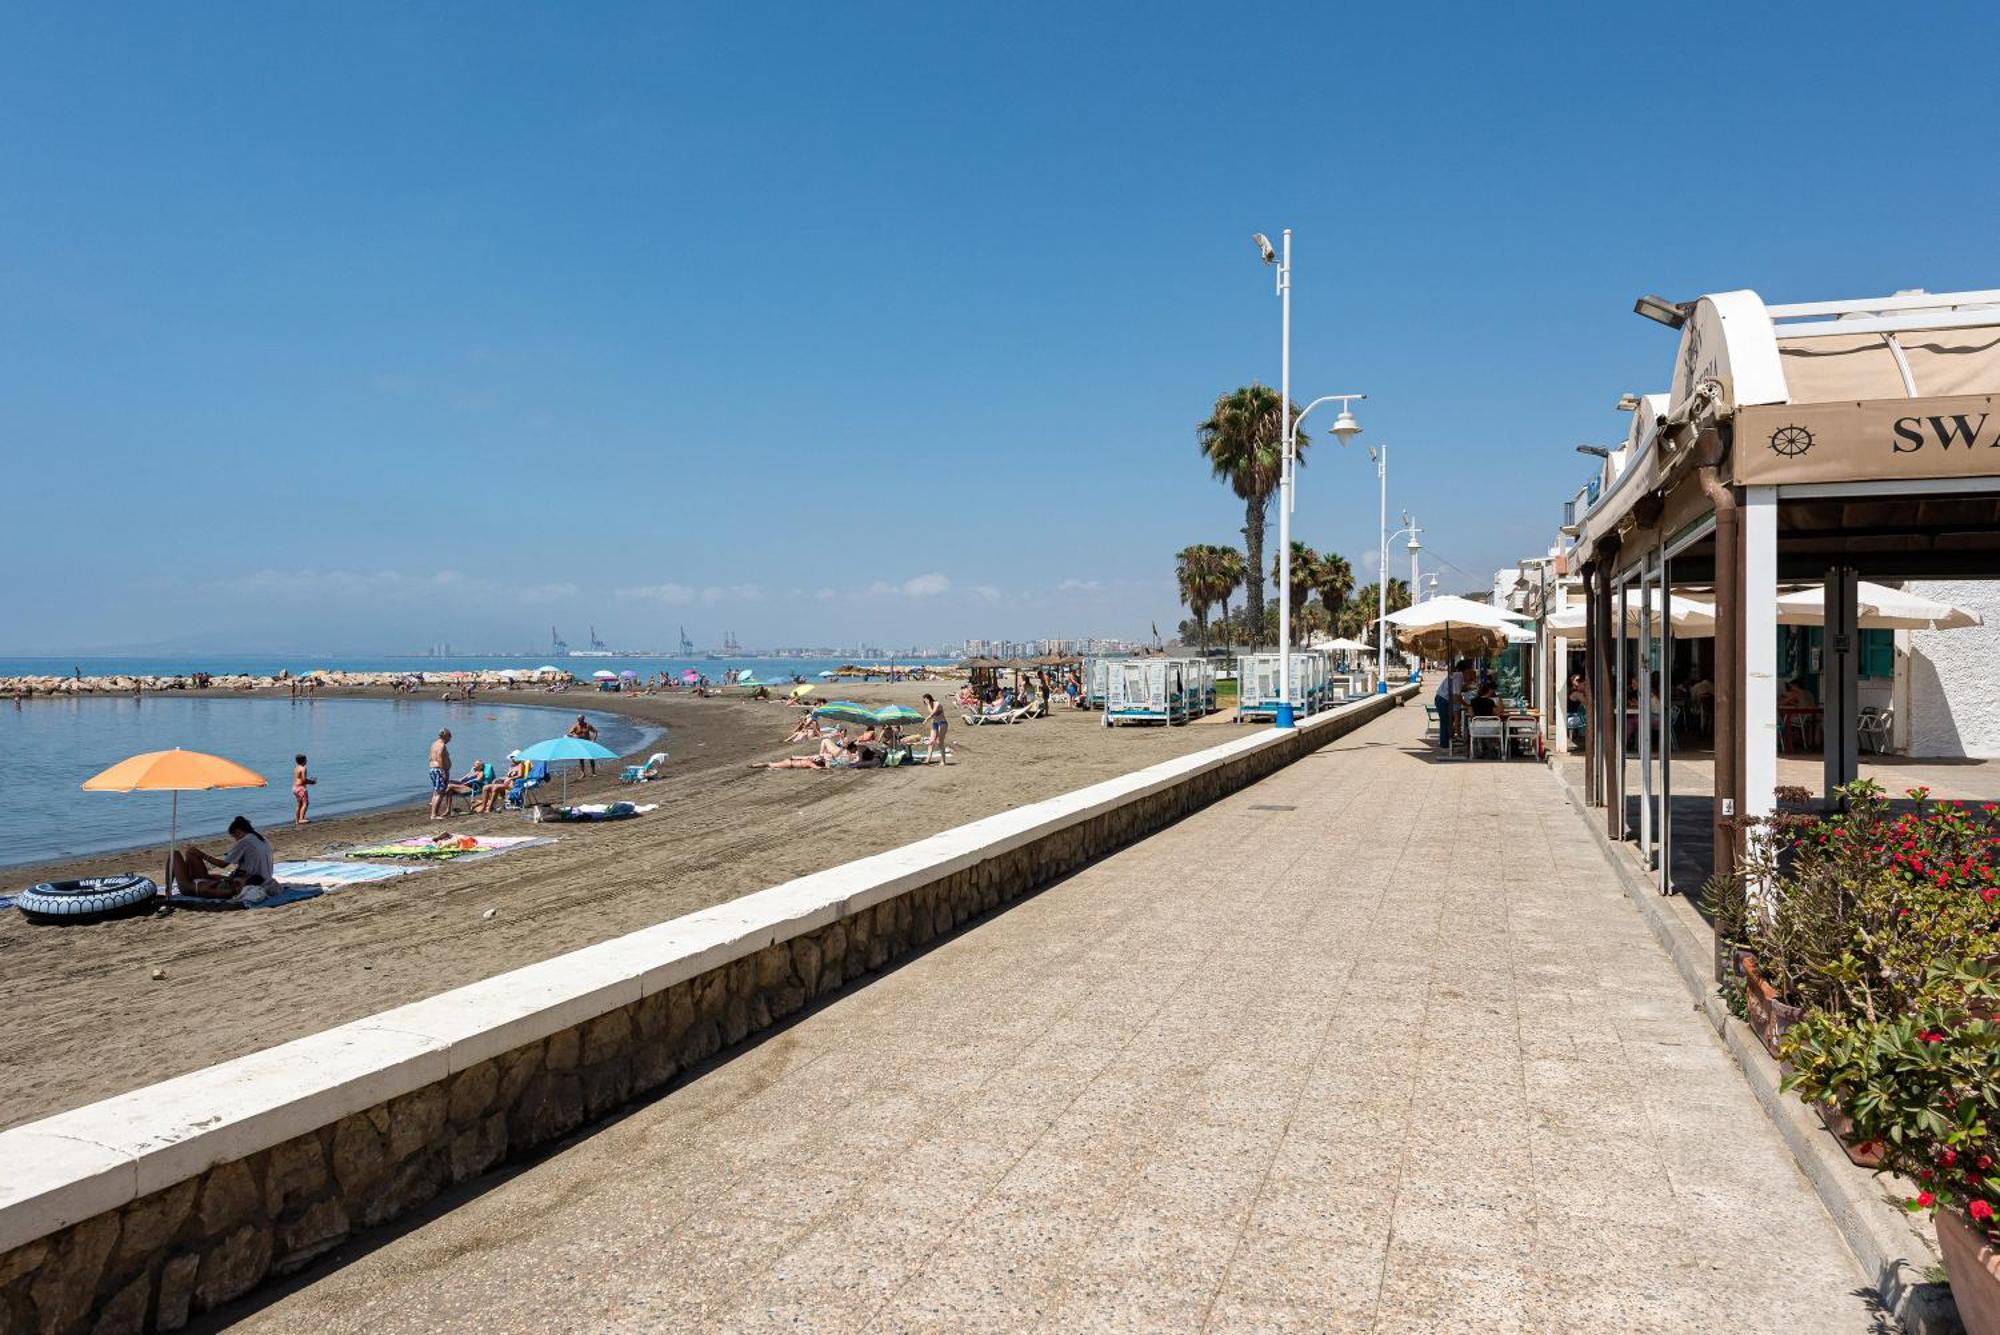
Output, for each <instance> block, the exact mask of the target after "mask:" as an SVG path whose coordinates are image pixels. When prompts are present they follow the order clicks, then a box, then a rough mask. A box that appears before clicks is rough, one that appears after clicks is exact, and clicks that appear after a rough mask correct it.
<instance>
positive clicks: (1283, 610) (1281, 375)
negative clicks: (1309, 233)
mask: <svg viewBox="0 0 2000 1335" xmlns="http://www.w3.org/2000/svg"><path fill="white" fill-rule="evenodd" d="M1255 236H1256V241H1257V249H1258V250H1259V251H1261V252H1262V253H1263V256H1264V263H1266V264H1269V265H1272V266H1274V267H1275V268H1276V269H1277V292H1278V303H1279V306H1280V309H1281V314H1280V316H1279V323H1280V340H1279V341H1280V350H1279V356H1278V412H1279V419H1278V420H1279V425H1280V428H1281V430H1280V433H1279V439H1280V440H1281V442H1282V453H1281V457H1280V461H1279V465H1278V701H1279V703H1278V707H1277V709H1276V710H1274V711H1273V714H1272V722H1273V724H1274V725H1275V726H1277V727H1280V728H1289V727H1291V726H1292V724H1293V716H1292V503H1293V490H1294V487H1295V485H1296V483H1295V475H1296V471H1297V468H1298V434H1299V427H1300V425H1301V424H1302V423H1303V422H1304V421H1305V420H1306V417H1307V416H1308V415H1309V414H1310V413H1311V412H1312V410H1313V409H1315V408H1317V407H1319V406H1320V405H1321V404H1322V403H1331V402H1334V401H1335V400H1339V402H1340V416H1339V417H1337V418H1335V419H1334V423H1333V433H1334V434H1335V435H1336V436H1339V437H1340V443H1341V444H1343V445H1345V444H1346V443H1347V442H1348V441H1349V440H1352V439H1353V438H1354V437H1355V436H1357V435H1359V434H1360V433H1361V424H1360V423H1359V422H1357V421H1355V420H1354V412H1353V409H1352V405H1353V402H1354V401H1355V400H1357V399H1365V398H1367V397H1368V396H1367V395H1366V394H1327V395H1323V396H1321V397H1320V398H1317V399H1314V400H1313V401H1312V402H1311V403H1308V404H1307V405H1306V406H1305V407H1304V408H1303V409H1301V410H1300V412H1299V415H1298V416H1297V417H1293V416H1292V229H1291V228H1289V227H1287V228H1286V229H1285V230H1284V231H1283V232H1281V233H1280V234H1279V236H1280V244H1281V247H1282V249H1280V250H1273V249H1272V248H1271V242H1270V239H1269V238H1268V237H1266V236H1265V235H1264V234H1263V233H1262V232H1258V233H1256V234H1255ZM1250 577H1251V578H1252V579H1262V578H1263V577H1264V574H1263V572H1262V571H1259V570H1253V571H1251V572H1250Z"/></svg>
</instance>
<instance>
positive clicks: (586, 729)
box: [569, 714, 597, 774]
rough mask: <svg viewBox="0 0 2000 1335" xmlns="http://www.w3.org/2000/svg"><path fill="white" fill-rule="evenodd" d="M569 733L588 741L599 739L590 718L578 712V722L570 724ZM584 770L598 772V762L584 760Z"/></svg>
mask: <svg viewBox="0 0 2000 1335" xmlns="http://www.w3.org/2000/svg"><path fill="white" fill-rule="evenodd" d="M569 735H570V736H572V737H577V738H581V739H582V740H584V741H586V742H594V741H596V740H597V729H596V728H593V727H592V726H590V720H589V719H587V718H585V717H584V716H583V715H581V714H578V715H577V716H576V722H575V723H572V724H571V725H570V729H569ZM583 772H584V773H586V774H595V773H597V762H596V761H595V760H586V761H584V762H583Z"/></svg>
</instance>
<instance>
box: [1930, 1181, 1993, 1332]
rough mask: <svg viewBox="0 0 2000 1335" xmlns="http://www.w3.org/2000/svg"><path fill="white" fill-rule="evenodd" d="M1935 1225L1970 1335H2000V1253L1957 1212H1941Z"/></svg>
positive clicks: (1947, 1271) (1947, 1269)
mask: <svg viewBox="0 0 2000 1335" xmlns="http://www.w3.org/2000/svg"><path fill="white" fill-rule="evenodd" d="M1934 1222H1935V1223H1936V1225H1937V1240H1938V1250H1939V1251H1941V1252H1943V1253H1944V1272H1945V1274H1946V1276H1948V1277H1949V1278H1950V1280H1951V1298H1952V1301H1953V1302H1955V1303H1957V1304H1958V1316H1959V1320H1961V1321H1963V1322H1964V1323H1965V1331H1966V1335H2000V1251H1996V1250H1995V1249H1994V1246H1993V1244H1992V1243H1990V1242H1988V1241H1987V1240H1986V1236H1985V1234H1983V1233H1982V1232H1980V1230H1978V1229H1976V1228H1974V1227H1973V1225H1972V1221H1971V1220H1969V1219H1967V1218H1966V1217H1965V1216H1964V1215H1962V1214H1960V1213H1959V1212H1958V1211H1956V1210H1939V1211H1938V1212H1937V1216H1936V1218H1935V1220H1934Z"/></svg>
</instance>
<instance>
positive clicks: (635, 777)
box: [618, 751, 667, 783]
mask: <svg viewBox="0 0 2000 1335" xmlns="http://www.w3.org/2000/svg"><path fill="white" fill-rule="evenodd" d="M666 763H667V753H666V752H665V751H655V752H653V754H652V755H650V756H648V757H647V758H646V763H645V764H643V765H627V766H626V767H625V768H624V769H622V770H620V771H619V772H618V782H620V783H645V782H647V781H649V780H652V779H657V778H659V777H660V769H661V767H663V766H664V765H665V764H666Z"/></svg>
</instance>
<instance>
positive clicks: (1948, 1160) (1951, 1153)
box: [1938, 1150, 1958, 1168]
mask: <svg viewBox="0 0 2000 1335" xmlns="http://www.w3.org/2000/svg"><path fill="white" fill-rule="evenodd" d="M1938 1162H1939V1163H1941V1164H1943V1165H1944V1166H1945V1167H1946V1168H1949V1167H1951V1166H1952V1165H1953V1164H1955V1163H1957V1162H1958V1151H1957V1150H1946V1151H1945V1152H1944V1153H1943V1154H1940V1155H1938Z"/></svg>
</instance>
